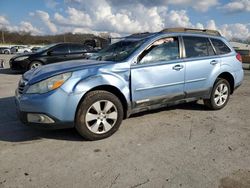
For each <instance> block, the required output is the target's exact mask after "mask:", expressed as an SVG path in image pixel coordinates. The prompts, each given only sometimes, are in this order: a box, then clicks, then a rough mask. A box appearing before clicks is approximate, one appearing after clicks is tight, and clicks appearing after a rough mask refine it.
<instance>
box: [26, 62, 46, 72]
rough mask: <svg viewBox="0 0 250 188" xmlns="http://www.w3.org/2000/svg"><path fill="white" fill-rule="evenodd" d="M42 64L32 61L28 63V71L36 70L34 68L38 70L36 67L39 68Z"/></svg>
mask: <svg viewBox="0 0 250 188" xmlns="http://www.w3.org/2000/svg"><path fill="white" fill-rule="evenodd" d="M42 65H43V64H42V63H41V62H39V61H33V62H31V63H30V65H29V70H31V69H36V68H38V67H41V66H42Z"/></svg>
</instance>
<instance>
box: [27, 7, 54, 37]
mask: <svg viewBox="0 0 250 188" xmlns="http://www.w3.org/2000/svg"><path fill="white" fill-rule="evenodd" d="M30 15H37V16H38V17H39V18H40V19H41V20H42V22H43V23H44V24H45V25H46V26H47V27H48V29H49V30H50V31H51V32H52V33H56V32H57V27H56V25H55V24H54V23H53V22H52V21H51V20H50V16H49V14H48V13H47V12H45V11H42V10H37V11H36V12H35V13H30Z"/></svg>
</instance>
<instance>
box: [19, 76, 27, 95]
mask: <svg viewBox="0 0 250 188" xmlns="http://www.w3.org/2000/svg"><path fill="white" fill-rule="evenodd" d="M26 84H27V81H25V80H23V78H21V80H20V81H19V84H18V93H19V94H20V95H21V94H23V92H24V88H25V86H26Z"/></svg>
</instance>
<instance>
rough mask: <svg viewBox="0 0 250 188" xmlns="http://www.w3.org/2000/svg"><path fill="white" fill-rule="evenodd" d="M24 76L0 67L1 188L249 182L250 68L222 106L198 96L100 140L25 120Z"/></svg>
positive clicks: (226, 187) (233, 186)
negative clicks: (18, 104) (21, 102)
mask: <svg viewBox="0 0 250 188" xmlns="http://www.w3.org/2000/svg"><path fill="white" fill-rule="evenodd" d="M8 57H10V56H0V59H1V58H5V59H7V58H8ZM5 65H7V64H5ZM6 67H8V65H7V66H6ZM20 76H21V75H20V74H17V73H13V72H12V71H10V70H8V68H5V69H0V187H25V188H28V187H53V188H54V187H60V188H61V187H90V188H91V187H113V188H115V187H130V188H135V187H185V188H189V187H190V188H201V187H202V188H206V187H207V188H210V187H211V188H212V187H219V188H249V187H250V115H249V114H250V113H249V112H250V71H249V70H246V71H245V79H244V83H243V85H242V86H241V87H240V88H239V89H238V90H237V91H236V92H235V94H234V95H233V96H231V98H230V101H229V103H228V105H227V106H226V107H225V108H224V109H222V110H220V111H208V110H206V109H205V108H204V106H203V105H202V102H199V103H198V104H183V105H178V106H174V107H171V108H164V109H160V110H156V111H151V112H146V113H140V114H137V115H135V116H133V117H131V118H129V119H127V120H125V121H123V124H122V126H121V127H120V129H119V131H118V132H117V133H115V134H114V135H113V136H112V137H110V138H107V139H105V140H100V141H95V142H88V141H84V140H83V139H82V138H81V137H80V136H79V135H78V134H77V133H76V131H75V130H74V129H68V130H57V131H41V130H36V129H32V128H29V127H26V126H25V125H22V124H21V123H20V122H19V121H18V119H17V117H16V114H15V104H14V98H13V95H14V90H15V88H16V86H17V82H18V80H19V78H20Z"/></svg>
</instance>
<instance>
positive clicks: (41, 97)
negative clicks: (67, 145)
mask: <svg viewBox="0 0 250 188" xmlns="http://www.w3.org/2000/svg"><path fill="white" fill-rule="evenodd" d="M79 100H80V96H78V95H73V94H68V93H66V92H65V91H63V90H62V89H61V88H59V89H57V90H54V91H50V92H48V93H44V94H22V95H20V94H19V93H18V90H16V96H15V103H16V109H17V114H18V117H19V119H20V120H21V122H23V123H24V124H27V125H30V126H33V127H38V128H42V129H43V128H50V129H64V128H72V127H74V119H75V112H76V109H77V105H78V102H79ZM28 114H29V115H30V114H31V115H32V114H33V115H34V114H42V115H45V116H47V117H49V118H50V119H52V120H53V122H50V123H43V122H37V123H34V121H30V120H29V118H28Z"/></svg>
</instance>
